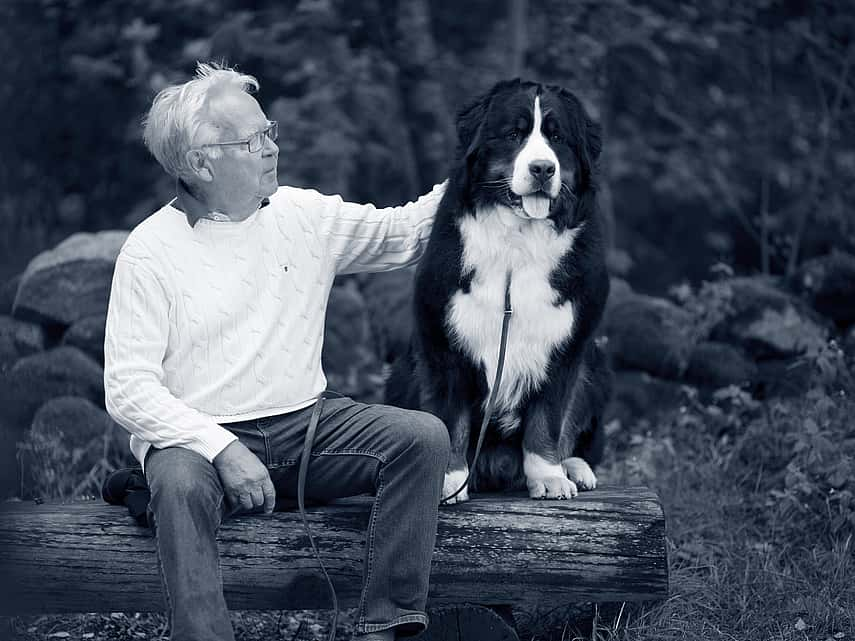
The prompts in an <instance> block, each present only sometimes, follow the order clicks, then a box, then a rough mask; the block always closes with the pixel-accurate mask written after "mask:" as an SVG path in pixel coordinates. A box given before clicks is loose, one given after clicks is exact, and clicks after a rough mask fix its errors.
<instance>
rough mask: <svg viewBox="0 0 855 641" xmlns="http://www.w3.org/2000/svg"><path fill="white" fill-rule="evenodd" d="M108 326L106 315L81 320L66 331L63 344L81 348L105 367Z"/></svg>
mask: <svg viewBox="0 0 855 641" xmlns="http://www.w3.org/2000/svg"><path fill="white" fill-rule="evenodd" d="M106 326H107V315H106V314H95V315H94V316H87V317H86V318H81V319H80V320H79V321H76V322H75V323H74V324H73V325H72V326H71V327H69V328H68V329H67V330H66V332H65V334H64V335H63V337H62V344H63V345H71V346H72V347H77V348H79V349H80V350H82V351H83V352H85V353H86V354H87V355H89V356H91V357H92V358H93V359H95V360H96V361H98V363H100V364H101V365H103V364H104V331H105V329H106Z"/></svg>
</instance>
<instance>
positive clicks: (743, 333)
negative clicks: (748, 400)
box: [711, 276, 829, 360]
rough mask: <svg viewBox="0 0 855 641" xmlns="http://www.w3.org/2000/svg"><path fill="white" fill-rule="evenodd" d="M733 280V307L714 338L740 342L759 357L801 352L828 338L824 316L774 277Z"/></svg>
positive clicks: (715, 330)
mask: <svg viewBox="0 0 855 641" xmlns="http://www.w3.org/2000/svg"><path fill="white" fill-rule="evenodd" d="M729 284H730V287H731V290H732V292H733V295H732V298H731V301H730V303H731V306H732V310H731V312H730V313H728V314H726V315H725V317H724V318H723V319H722V320H721V321H720V322H719V323H718V324H717V325H716V326H715V327H714V328H713V329H712V332H711V337H712V338H713V339H714V340H718V341H722V342H726V343H731V344H734V345H737V346H739V347H740V348H742V349H743V350H744V351H745V352H746V353H748V354H750V355H751V356H752V357H753V358H754V359H755V360H760V359H769V358H788V357H793V356H799V355H801V354H804V353H806V352H815V351H817V350H819V349H820V348H821V347H822V346H823V345H824V344H825V343H826V342H827V340H828V336H829V331H828V328H827V327H826V326H824V324H823V321H822V319H821V318H820V317H819V316H818V315H817V314H816V313H815V312H813V311H812V310H811V309H810V308H809V307H808V306H807V305H805V304H804V303H803V302H802V301H800V300H799V299H798V298H796V297H795V296H793V295H791V294H789V293H787V292H785V291H783V290H782V289H780V288H779V287H777V286H776V284H775V282H774V281H773V280H771V279H769V278H765V277H760V276H756V277H742V278H734V279H732V280H731V281H730V283H729Z"/></svg>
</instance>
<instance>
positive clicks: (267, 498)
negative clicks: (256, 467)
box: [261, 476, 276, 514]
mask: <svg viewBox="0 0 855 641" xmlns="http://www.w3.org/2000/svg"><path fill="white" fill-rule="evenodd" d="M261 491H262V492H263V493H264V512H265V514H270V513H271V512H273V507H274V506H275V505H276V488H275V487H273V481H271V480H270V477H269V476H268V477H267V478H266V479H265V480H264V481H262V483H261Z"/></svg>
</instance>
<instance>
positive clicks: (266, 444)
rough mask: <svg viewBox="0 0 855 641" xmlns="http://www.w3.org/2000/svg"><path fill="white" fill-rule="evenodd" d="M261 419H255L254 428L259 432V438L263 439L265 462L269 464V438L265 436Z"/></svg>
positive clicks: (270, 458)
mask: <svg viewBox="0 0 855 641" xmlns="http://www.w3.org/2000/svg"><path fill="white" fill-rule="evenodd" d="M260 423H261V420H260V419H258V420H256V421H255V429H256V430H257V431H258V433H259V434H261V438H262V439H264V456H265V457H266V460H265V463H267V464H268V465H269V464H270V462H271V460H272V457H271V456H270V438H269V437H268V436H267V432H265V431H264V429H263V428H262V427H261V425H260Z"/></svg>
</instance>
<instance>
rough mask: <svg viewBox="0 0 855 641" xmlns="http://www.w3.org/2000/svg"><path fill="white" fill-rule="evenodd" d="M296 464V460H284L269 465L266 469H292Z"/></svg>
mask: <svg viewBox="0 0 855 641" xmlns="http://www.w3.org/2000/svg"><path fill="white" fill-rule="evenodd" d="M296 464H297V459H292V458H289V459H285V460H284V461H282V462H280V463H271V464H270V465H268V466H267V469H268V470H278V469H279V468H282V467H292V466H294V465H296Z"/></svg>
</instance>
